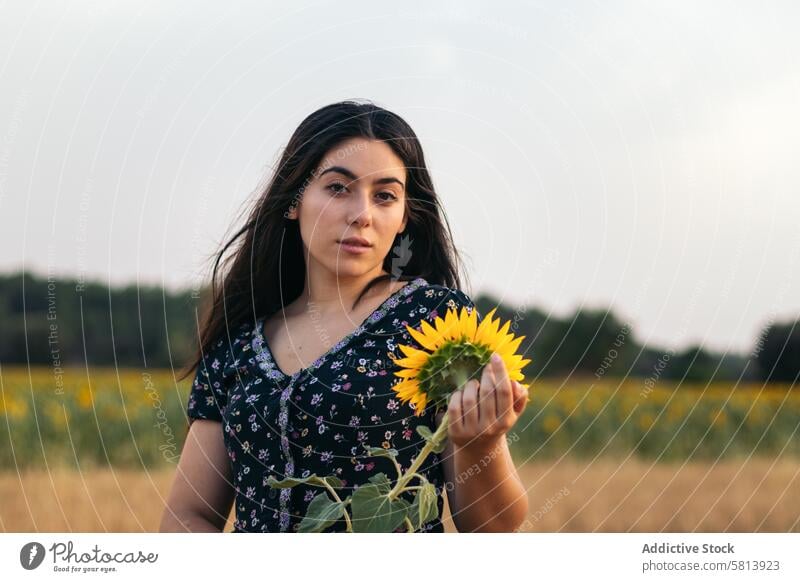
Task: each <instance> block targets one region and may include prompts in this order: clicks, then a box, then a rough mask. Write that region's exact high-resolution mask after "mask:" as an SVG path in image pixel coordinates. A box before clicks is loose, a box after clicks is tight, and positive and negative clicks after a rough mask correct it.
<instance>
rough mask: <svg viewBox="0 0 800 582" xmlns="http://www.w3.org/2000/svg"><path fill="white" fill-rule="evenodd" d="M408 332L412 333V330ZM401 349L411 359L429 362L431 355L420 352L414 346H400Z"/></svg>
mask: <svg viewBox="0 0 800 582" xmlns="http://www.w3.org/2000/svg"><path fill="white" fill-rule="evenodd" d="M408 331H409V332H411V331H412V328H408ZM399 347H400V351H401V352H403V353H404V354H405V355H406V356H407V357H409V358H425V360H426V361H427V358H428V356H429V355H430V354H428V352H423V351H422V350H418V349H417V348H414V347H412V346H406V345H403V344H399Z"/></svg>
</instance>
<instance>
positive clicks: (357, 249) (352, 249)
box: [339, 242, 370, 255]
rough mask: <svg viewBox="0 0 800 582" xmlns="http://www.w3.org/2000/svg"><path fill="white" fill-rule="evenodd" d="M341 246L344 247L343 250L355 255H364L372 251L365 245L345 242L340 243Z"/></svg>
mask: <svg viewBox="0 0 800 582" xmlns="http://www.w3.org/2000/svg"><path fill="white" fill-rule="evenodd" d="M339 245H340V246H341V247H342V250H344V251H347V252H348V253H352V254H354V255H361V254H364V253H366V252H367V251H369V249H370V247H365V246H364V245H357V244H350V243H345V242H340V243H339Z"/></svg>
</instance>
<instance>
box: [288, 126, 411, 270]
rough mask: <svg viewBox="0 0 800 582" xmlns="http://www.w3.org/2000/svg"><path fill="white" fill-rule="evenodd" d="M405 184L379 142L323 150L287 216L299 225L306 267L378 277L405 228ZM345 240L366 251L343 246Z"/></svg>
mask: <svg viewBox="0 0 800 582" xmlns="http://www.w3.org/2000/svg"><path fill="white" fill-rule="evenodd" d="M405 184H406V169H405V165H404V164H403V161H402V160H401V159H400V158H399V157H398V156H397V155H396V154H395V153H394V152H393V151H392V149H391V148H390V147H389V146H388V145H386V144H385V143H384V142H381V141H373V140H367V139H364V138H352V139H349V140H346V141H344V142H342V143H340V144H339V145H337V146H336V147H334V148H332V149H331V150H330V151H328V152H327V153H326V155H325V156H324V157H323V160H322V162H321V163H320V166H319V168H317V170H316V171H315V172H314V174H313V178H312V180H310V181H309V182H308V184H307V186H306V188H305V190H304V191H303V192H302V194H301V196H300V197H299V201H298V203H297V204H296V205H293V206H292V207H291V208H290V209H289V214H288V217H289V218H291V219H297V220H299V221H300V235H301V237H302V239H303V245H304V247H305V251H306V256H307V257H308V258H309V262H310V265H309V268H315V264H316V266H319V267H322V268H325V269H327V270H329V271H330V272H332V273H335V274H336V276H337V277H358V276H363V275H367V274H369V273H374V274H380V273H382V272H383V269H382V265H383V260H384V258H385V257H386V255H387V254H388V253H389V252H390V250H391V245H392V243H393V242H394V239H395V236H396V235H397V233H399V232H402V231H403V230H404V229H405V227H406V221H407V217H406V211H405V209H406V191H405ZM350 237H357V238H360V239H362V241H363V242H366V243H367V246H358V245H356V246H353V245H349V244H347V242H346V241H345V239H348V238H350ZM343 241H345V242H343Z"/></svg>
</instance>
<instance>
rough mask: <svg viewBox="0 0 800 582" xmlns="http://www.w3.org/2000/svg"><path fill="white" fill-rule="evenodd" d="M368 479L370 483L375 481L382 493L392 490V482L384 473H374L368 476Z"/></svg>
mask: <svg viewBox="0 0 800 582" xmlns="http://www.w3.org/2000/svg"><path fill="white" fill-rule="evenodd" d="M369 481H370V483H375V485H377V486H378V489H379V490H380V492H381V493H383V494H384V495H385V494H386V493H389V491H391V490H392V482H391V481H389V478H388V477H387V476H386V475H385V474H384V473H376V474H375V475H373V476H372V477H370V478H369Z"/></svg>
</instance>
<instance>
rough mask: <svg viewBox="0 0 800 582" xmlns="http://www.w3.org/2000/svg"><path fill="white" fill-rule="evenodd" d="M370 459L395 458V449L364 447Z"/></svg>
mask: <svg viewBox="0 0 800 582" xmlns="http://www.w3.org/2000/svg"><path fill="white" fill-rule="evenodd" d="M364 448H365V449H367V453H369V455H370V456H371V457H389V458H392V457H396V456H397V454H398V453H397V449H384V448H382V447H364Z"/></svg>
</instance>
